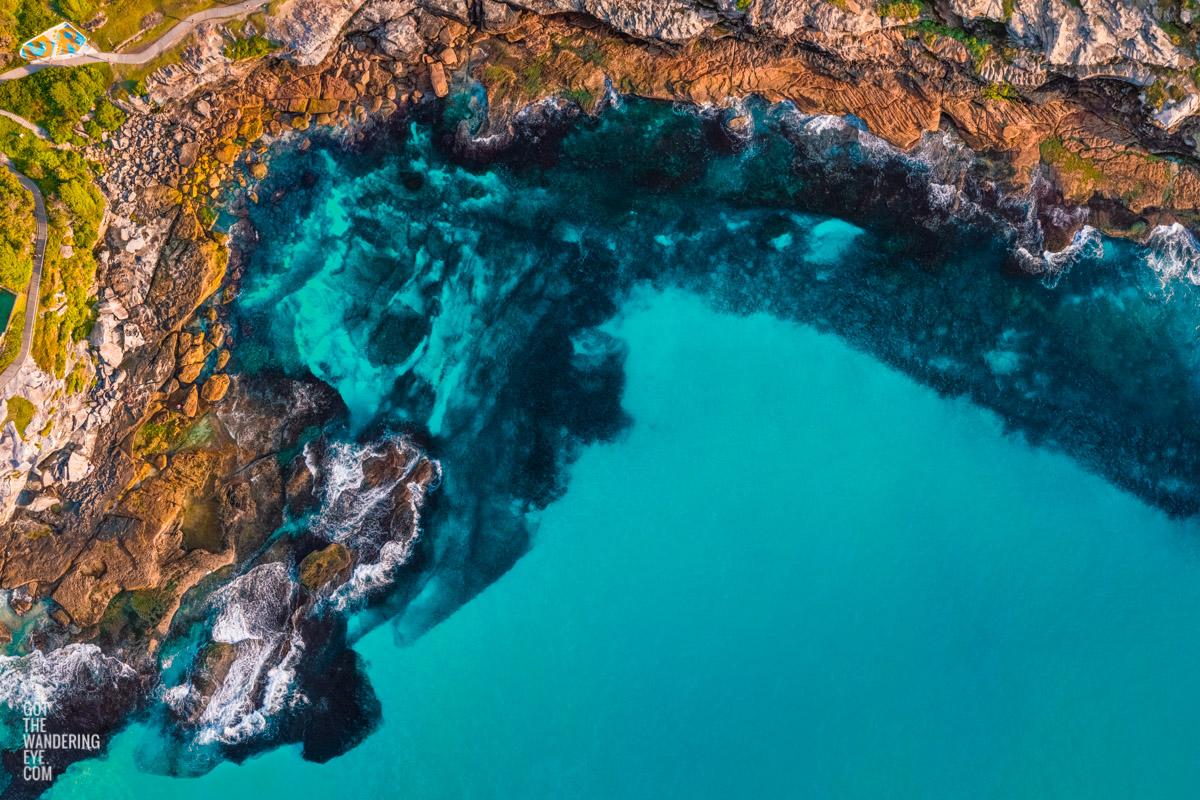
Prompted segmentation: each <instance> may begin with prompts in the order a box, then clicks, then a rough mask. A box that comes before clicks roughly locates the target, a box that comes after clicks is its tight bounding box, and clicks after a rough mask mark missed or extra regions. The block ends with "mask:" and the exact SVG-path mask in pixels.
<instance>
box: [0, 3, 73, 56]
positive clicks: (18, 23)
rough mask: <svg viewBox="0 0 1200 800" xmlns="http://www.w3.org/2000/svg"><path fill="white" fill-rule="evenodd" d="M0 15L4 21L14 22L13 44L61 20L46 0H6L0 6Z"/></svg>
mask: <svg viewBox="0 0 1200 800" xmlns="http://www.w3.org/2000/svg"><path fill="white" fill-rule="evenodd" d="M0 15H2V16H4V17H6V19H5V21H6V22H7V21H8V19H11V20H13V22H14V23H15V28H14V29H13V34H14V37H13V38H14V41H13V45H14V46H16V45H19V44H21V42H24V41H25V40H26V39H29V38H31V37H33V36H35V35H37V34H39V33H41V32H42V31H44V30H46V28H51V27H53V26H55V25H57V24H58V23H59V22H61V21H62V20H61V18H60V17H59V16H58V14H55V13H54V12H53V11H52V10H51V9H50V4H49V3H48V2H46V0H7V2H5V3H3V7H0ZM5 27H7V26H5Z"/></svg>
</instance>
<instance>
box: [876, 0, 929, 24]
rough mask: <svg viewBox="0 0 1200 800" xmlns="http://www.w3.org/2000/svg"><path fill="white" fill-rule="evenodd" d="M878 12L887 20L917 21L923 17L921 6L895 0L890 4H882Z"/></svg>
mask: <svg viewBox="0 0 1200 800" xmlns="http://www.w3.org/2000/svg"><path fill="white" fill-rule="evenodd" d="M876 11H878V12H879V16H881V17H883V18H885V19H901V20H908V19H916V18H917V17H919V16H921V4H920V3H917V2H908V1H907V0H895V1H894V2H890V3H880V4H879V7H878V8H877V9H876Z"/></svg>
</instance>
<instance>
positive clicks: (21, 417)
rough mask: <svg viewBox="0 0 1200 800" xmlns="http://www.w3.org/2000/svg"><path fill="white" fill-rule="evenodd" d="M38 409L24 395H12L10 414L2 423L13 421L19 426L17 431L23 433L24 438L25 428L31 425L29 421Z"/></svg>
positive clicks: (9, 403)
mask: <svg viewBox="0 0 1200 800" xmlns="http://www.w3.org/2000/svg"><path fill="white" fill-rule="evenodd" d="M36 411H37V407H36V406H34V404H33V403H31V402H29V401H28V400H26V399H25V398H24V397H10V398H8V415H7V416H6V417H5V418H4V422H3V423H0V425H7V424H8V423H10V422H11V423H12V424H13V425H16V426H17V433H19V434H21V438H22V439H24V438H25V429H26V428H28V427H29V421H30V420H31V419H33V415H34V412H36Z"/></svg>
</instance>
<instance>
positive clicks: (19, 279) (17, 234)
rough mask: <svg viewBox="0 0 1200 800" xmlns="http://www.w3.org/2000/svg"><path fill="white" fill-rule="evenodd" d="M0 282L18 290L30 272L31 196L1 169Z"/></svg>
mask: <svg viewBox="0 0 1200 800" xmlns="http://www.w3.org/2000/svg"><path fill="white" fill-rule="evenodd" d="M0 219H3V220H4V225H2V226H0V286H3V287H4V288H6V289H11V290H12V291H14V292H16V293H17V294H20V293H21V292H23V291H25V287H26V286H27V285H28V284H29V279H30V277H32V275H33V254H32V249H33V231H34V220H33V197H32V196H31V195H30V194H29V192H27V191H25V190H24V189H23V188H21V184H20V183H18V182H17V178H16V176H15V175H13V174H12V173H11V172H9V171H8V170H6V169H0Z"/></svg>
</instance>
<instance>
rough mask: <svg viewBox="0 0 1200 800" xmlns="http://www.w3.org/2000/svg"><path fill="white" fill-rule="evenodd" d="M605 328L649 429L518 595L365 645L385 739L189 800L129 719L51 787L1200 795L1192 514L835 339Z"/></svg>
mask: <svg viewBox="0 0 1200 800" xmlns="http://www.w3.org/2000/svg"><path fill="white" fill-rule="evenodd" d="M607 330H608V331H609V332H610V333H612V334H613V335H615V336H616V337H617V338H619V339H620V340H622V341H624V342H625V343H626V344H627V346H628V356H627V359H626V361H625V373H626V376H627V378H626V379H627V383H626V386H625V391H624V395H623V400H622V402H623V406H624V408H625V410H626V411H627V413H628V414H629V415H630V417H631V418H632V424H631V426H630V427H629V429H628V430H627V432H626V433H625V434H624V435H623V436H622V437H620V438H619V439H618V440H617V441H614V442H611V443H606V444H597V445H594V446H591V447H589V448H587V449H586V450H584V451H583V453H582V454H581V457H580V458H579V459H578V461H576V462H575V464H574V466H573V467H572V468H571V470H570V481H569V488H568V490H567V492H566V494H565V495H564V496H563V497H562V498H561V499H559V500H558V501H557V502H555V503H553V504H551V505H550V506H549V507H548V508H547V509H546V510H545V511H544V512H543V513H542V520H541V526H540V529H539V533H538V535H537V538H536V542H535V545H534V546H533V548H532V549H531V550H530V552H529V553H528V554H527V555H526V556H525V557H523V558H521V559H520V560H519V561H518V562H517V563H516V565H515V566H514V567H513V568H512V570H511V571H509V572H508V573H507V574H506V575H504V576H503V577H501V578H500V579H499V580H498V581H496V582H495V583H494V584H493V585H491V586H490V587H489V588H487V589H486V590H484V591H483V592H482V593H481V594H480V595H479V596H477V597H476V598H475V599H473V600H472V601H470V602H469V603H467V604H466V605H465V606H463V607H462V608H461V609H459V610H458V611H457V612H456V613H455V614H453V615H452V616H451V617H450V618H449V619H447V620H446V621H444V622H443V623H442V624H440V625H437V626H436V627H434V628H433V629H432V630H430V631H429V633H427V634H426V635H424V636H423V637H421V638H419V639H418V640H417V641H416V642H415V644H413V645H411V646H408V647H398V646H397V645H396V644H395V643H394V642H393V641H392V638H391V636H390V635H389V632H388V631H387V630H385V629H383V628H379V629H376V630H375V631H373V632H372V633H370V634H368V635H367V636H366V637H365V638H364V639H362V640H360V642H359V643H358V646H357V647H358V649H359V651H360V652H362V653H363V654H364V655H365V656H366V657H367V659H368V660H369V662H370V668H369V672H370V675H371V678H372V683H373V684H374V685H375V687H376V690H377V692H378V694H379V696H380V698H381V700H382V702H383V710H384V724H383V726H382V728H381V730H379V731H378V732H377V733H376V734H375V735H374V736H372V737H370V738H369V739H367V740H366V742H364V743H363V744H362V745H361V746H360V747H358V748H357V749H355V750H353V751H351V752H350V753H349V754H347V755H346V756H343V757H340V758H338V759H336V760H334V761H332V762H330V763H328V764H325V765H314V764H309V763H305V762H302V761H301V760H300V759H299V757H298V753H297V750H296V749H294V748H288V749H283V750H279V751H275V752H273V753H270V754H268V755H266V756H263V757H259V758H256V759H253V760H251V761H249V762H248V763H246V764H245V765H243V766H234V765H231V764H222V765H221V766H218V767H217V768H216V769H214V770H213V771H212V772H211V773H209V774H208V775H206V776H204V777H203V778H199V779H193V780H178V779H171V778H163V777H156V776H148V775H145V774H141V773H138V772H137V771H136V769H135V766H134V752H135V750H136V749H137V747H138V742H139V737H140V736H141V735H143V732H142V731H141V730H139V729H136V728H135V729H133V730H131V731H128V732H126V733H125V734H123V735H122V736H121V737H120V738H119V739H118V741H117V743H116V745H115V747H114V750H113V752H112V754H111V755H110V756H109V757H108V758H107V759H104V760H99V761H92V762H87V763H83V764H79V765H77V766H75V767H73V768H72V769H71V771H70V772H69V773H68V774H67V776H66V777H65V778H64V779H63V780H62V781H60V783H59V784H58V785H56V786H55V787H54V789H53V790H52V792H51V793H50V795H49V796H50V797H52V798H57V799H59V800H61V799H62V798H82V797H97V796H105V797H111V798H125V797H129V798H133V797H137V798H144V797H155V796H172V797H179V798H188V797H197V798H199V797H204V798H212V797H228V798H241V797H247V798H249V797H267V798H273V797H279V798H285V797H286V798H295V797H314V796H316V797H320V796H329V797H332V796H349V797H381V796H389V797H390V796H397V797H414V798H417V797H419V798H440V797H445V798H459V797H564V796H572V797H575V796H579V797H597V798H599V797H620V796H635V797H734V796H768V797H783V796H800V797H806V796H811V797H912V798H925V797H947V798H950V797H953V798H959V797H1014V796H1026V797H1029V796H1054V797H1133V796H1137V797H1147V796H1153V797H1190V796H1195V793H1196V791H1197V789H1200V689H1198V688H1196V684H1195V675H1196V674H1197V672H1198V670H1200V637H1196V636H1195V629H1196V620H1197V619H1200V559H1198V558H1197V542H1198V541H1200V540H1197V538H1196V534H1197V530H1196V526H1195V525H1191V524H1183V523H1178V522H1172V521H1170V520H1168V519H1167V518H1166V517H1165V516H1164V515H1163V514H1161V513H1160V512H1158V511H1156V510H1153V509H1151V508H1149V507H1147V506H1145V505H1143V504H1142V503H1140V502H1139V501H1137V500H1135V499H1134V498H1133V497H1131V496H1130V495H1127V494H1124V493H1122V492H1120V491H1118V490H1117V489H1115V488H1113V487H1112V486H1111V485H1109V484H1107V483H1105V482H1104V481H1103V480H1101V479H1100V478H1098V477H1096V476H1094V475H1092V474H1089V473H1087V472H1084V471H1083V470H1081V469H1080V468H1079V467H1078V466H1077V465H1076V464H1075V463H1073V462H1072V461H1070V460H1068V459H1067V458H1065V457H1063V456H1061V455H1056V454H1053V453H1049V452H1046V451H1044V450H1040V449H1032V448H1030V447H1028V446H1027V445H1025V444H1024V443H1022V442H1021V441H1020V440H1019V439H1017V438H1014V437H1012V436H1008V435H1005V434H1004V433H1003V430H1002V425H1001V423H1000V422H999V420H998V419H997V418H996V417H995V416H993V415H992V414H991V413H989V412H985V411H982V410H980V409H979V408H977V407H974V406H972V405H969V404H967V403H965V402H962V401H955V400H946V399H943V398H941V397H938V396H937V395H936V394H935V393H933V392H932V391H931V390H929V389H927V388H924V387H921V386H919V385H917V384H916V383H914V382H913V381H912V380H910V379H909V378H907V377H905V376H904V375H902V374H900V373H898V372H895V371H893V370H891V369H889V368H887V367H884V366H882V365H881V364H880V363H879V362H877V361H875V360H873V359H872V358H870V357H868V356H866V355H863V354H862V353H860V352H856V351H854V350H851V349H850V348H848V347H847V346H846V345H845V344H844V343H843V342H842V341H840V340H839V339H837V338H835V337H832V336H829V335H826V334H820V333H817V332H815V331H814V330H812V329H811V328H807V327H801V326H798V325H795V324H792V323H786V322H781V321H778V320H776V319H772V318H768V317H765V316H762V315H756V316H750V317H739V316H733V315H728V314H720V313H717V312H714V311H713V310H711V308H710V307H709V306H707V305H706V304H704V303H703V302H702V301H701V300H699V299H697V298H696V297H695V296H693V295H689V294H686V293H683V292H679V291H669V292H667V293H666V294H665V295H663V294H656V293H640V292H639V293H636V294H635V299H634V300H633V301H632V302H631V303H630V304H628V305H627V306H626V312H625V315H624V316H623V317H621V318H620V319H619V320H618V321H617V322H615V323H612V324H610V325H609V326H607Z"/></svg>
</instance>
